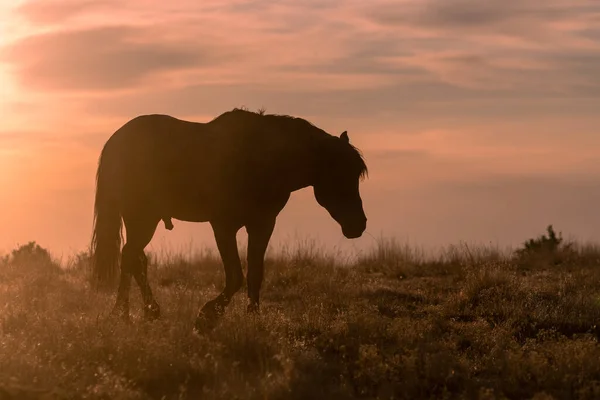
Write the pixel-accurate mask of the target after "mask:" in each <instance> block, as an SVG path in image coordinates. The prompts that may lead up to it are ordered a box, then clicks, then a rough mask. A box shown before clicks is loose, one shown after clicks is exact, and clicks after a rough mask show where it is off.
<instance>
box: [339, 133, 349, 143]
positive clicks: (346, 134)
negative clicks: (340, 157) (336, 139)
mask: <svg viewBox="0 0 600 400" xmlns="http://www.w3.org/2000/svg"><path fill="white" fill-rule="evenodd" d="M340 139H342V140H343V141H344V142H346V143H350V138H349V137H348V131H344V132H342V134H341V135H340Z"/></svg>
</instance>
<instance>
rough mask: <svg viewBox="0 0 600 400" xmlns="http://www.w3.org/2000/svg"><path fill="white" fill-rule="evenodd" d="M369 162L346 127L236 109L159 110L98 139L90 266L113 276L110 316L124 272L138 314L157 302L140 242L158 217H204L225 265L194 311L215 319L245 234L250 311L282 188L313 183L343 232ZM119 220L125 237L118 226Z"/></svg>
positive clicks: (99, 278)
mask: <svg viewBox="0 0 600 400" xmlns="http://www.w3.org/2000/svg"><path fill="white" fill-rule="evenodd" d="M366 174H367V166H366V164H365V162H364V159H363V157H362V156H361V154H360V152H359V151H358V149H357V148H356V147H354V146H353V145H351V144H350V142H349V138H348V134H347V132H343V133H342V134H341V135H340V137H336V136H332V135H330V134H328V133H326V132H325V131H323V130H321V129H319V128H317V127H316V126H314V125H312V124H311V123H309V122H308V121H306V120H304V119H301V118H295V117H291V116H287V115H270V114H266V115H265V114H263V113H255V112H251V111H247V110H240V109H234V110H232V111H228V112H225V113H223V114H221V115H220V116H218V117H216V118H215V119H213V120H212V121H210V122H208V123H198V122H190V121H184V120H180V119H177V118H174V117H171V116H167V115H144V116H139V117H137V118H134V119H132V120H130V121H129V122H127V123H126V124H125V125H123V126H122V127H121V128H120V129H119V130H117V131H116V132H115V133H114V134H113V135H112V136H111V137H110V138H109V139H108V141H107V142H106V144H105V145H104V147H103V149H102V152H101V155H100V160H99V164H98V170H97V175H96V195H95V204H94V228H93V236H92V249H91V250H92V253H93V259H92V262H93V271H94V277H95V282H96V284H97V285H98V287H104V288H108V287H113V285H115V284H116V281H117V273H118V269H119V264H120V278H119V285H118V290H117V298H116V303H115V306H114V309H113V315H117V316H120V317H123V318H126V319H128V318H129V292H130V286H131V278H132V276H133V278H135V280H136V282H137V284H138V286H139V287H140V290H141V293H142V299H143V302H144V316H145V318H147V319H150V320H151V319H155V318H158V317H159V316H160V308H159V305H158V303H157V302H156V300H155V299H154V297H153V295H152V290H151V288H150V285H149V284H148V276H147V258H146V256H145V254H144V249H145V247H146V246H147V245H148V243H149V242H150V241H151V239H152V237H153V236H154V233H155V230H156V227H157V226H158V223H159V222H160V221H161V220H162V221H163V222H164V224H165V227H166V228H167V229H170V228H172V223H171V218H175V219H178V220H182V221H190V222H209V223H210V224H211V226H212V229H213V232H214V236H215V240H216V244H217V248H218V250H219V253H220V255H221V259H222V261H223V265H224V268H225V288H224V290H223V291H222V293H221V294H219V295H218V296H217V297H216V298H215V299H214V300H211V301H209V302H207V303H206V304H205V305H204V306H203V307H202V309H201V310H200V311H199V313H198V317H197V319H196V328H197V329H200V328H202V325H203V324H206V323H207V321H214V320H217V319H218V318H217V317H219V316H221V315H222V314H223V313H224V311H225V307H226V306H227V305H228V304H229V302H230V301H231V298H232V296H233V295H234V294H235V293H236V292H237V291H238V290H239V289H240V288H241V286H242V284H243V280H244V274H243V272H242V266H241V262H240V257H239V253H238V249H237V241H236V234H237V232H238V231H239V229H241V228H242V227H245V228H246V231H247V233H248V247H247V268H248V269H247V286H248V297H249V304H248V311H249V312H253V311H258V309H259V292H260V288H261V284H262V280H263V269H264V267H263V265H264V256H265V251H266V249H267V245H268V243H269V240H270V238H271V234H272V232H273V228H274V227H275V222H276V218H277V215H278V214H279V213H280V212H281V210H282V209H283V208H284V206H285V205H286V203H287V201H288V199H289V197H290V194H291V193H292V192H293V191H296V190H298V189H301V188H304V187H308V186H312V187H313V189H314V195H315V198H316V200H317V202H318V203H319V204H320V205H321V206H322V207H324V208H325V209H326V210H327V211H328V212H329V214H330V215H331V217H332V218H333V219H334V220H335V221H337V222H338V223H339V225H340V226H341V229H342V233H343V235H344V236H345V237H347V238H358V237H360V236H361V235H362V233H363V232H364V230H365V229H366V222H367V218H366V216H365V213H364V210H363V206H362V200H361V197H360V193H359V182H360V181H361V180H362V178H364V177H365V176H366ZM123 225H124V226H125V244H124V246H123V249H122V251H120V249H121V243H122V242H123V239H124V238H123V236H122V227H123Z"/></svg>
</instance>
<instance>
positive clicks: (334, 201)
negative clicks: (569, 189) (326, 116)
mask: <svg viewBox="0 0 600 400" xmlns="http://www.w3.org/2000/svg"><path fill="white" fill-rule="evenodd" d="M324 149H325V150H324V152H323V153H321V162H320V163H319V164H318V165H319V170H318V171H317V177H316V179H315V182H314V184H313V188H314V193H315V198H316V200H317V202H318V203H319V204H320V205H321V206H322V207H324V208H325V209H326V210H327V211H328V212H329V214H330V215H331V217H332V218H333V219H334V220H335V221H336V222H337V223H338V224H340V226H341V228H342V233H343V234H344V236H345V237H347V238H348V239H355V238H358V237H360V236H361V235H362V234H363V232H364V231H365V229H366V227H367V217H366V216H365V212H364V210H363V205H362V199H361V197H360V192H359V183H360V181H361V179H362V178H364V177H365V176H366V175H367V166H366V164H365V162H364V159H363V158H362V156H361V154H360V152H359V151H358V149H357V148H356V147H354V146H353V145H351V144H350V139H349V138H348V133H347V132H346V131H344V132H343V133H342V134H341V135H340V137H339V138H337V137H333V138H331V141H330V142H329V145H328V146H325V148H324Z"/></svg>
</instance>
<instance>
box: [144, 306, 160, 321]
mask: <svg viewBox="0 0 600 400" xmlns="http://www.w3.org/2000/svg"><path fill="white" fill-rule="evenodd" d="M159 318H160V307H159V306H158V304H156V303H154V304H150V305H148V306H146V307H144V319H145V320H146V321H155V320H157V319H159Z"/></svg>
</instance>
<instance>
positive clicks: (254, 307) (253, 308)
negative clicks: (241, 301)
mask: <svg viewBox="0 0 600 400" xmlns="http://www.w3.org/2000/svg"><path fill="white" fill-rule="evenodd" d="M246 312H247V313H248V314H258V313H259V312H260V308H259V306H258V303H255V302H251V303H250V304H248V307H247V308H246Z"/></svg>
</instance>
